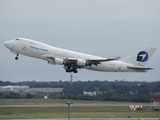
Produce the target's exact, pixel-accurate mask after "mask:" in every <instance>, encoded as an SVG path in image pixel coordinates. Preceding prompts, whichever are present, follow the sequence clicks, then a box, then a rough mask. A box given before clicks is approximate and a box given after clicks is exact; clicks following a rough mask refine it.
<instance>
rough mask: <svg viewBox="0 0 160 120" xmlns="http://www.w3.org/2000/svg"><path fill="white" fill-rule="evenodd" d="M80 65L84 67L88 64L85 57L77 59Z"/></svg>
mask: <svg viewBox="0 0 160 120" xmlns="http://www.w3.org/2000/svg"><path fill="white" fill-rule="evenodd" d="M76 64H77V65H78V66H81V67H84V66H86V61H85V60H83V59H77V63H76Z"/></svg>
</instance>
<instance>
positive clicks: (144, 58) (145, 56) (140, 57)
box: [137, 51, 148, 62]
mask: <svg viewBox="0 0 160 120" xmlns="http://www.w3.org/2000/svg"><path fill="white" fill-rule="evenodd" d="M147 60H148V53H147V52H145V51H141V52H139V53H138V55H137V61H139V62H146V61H147Z"/></svg>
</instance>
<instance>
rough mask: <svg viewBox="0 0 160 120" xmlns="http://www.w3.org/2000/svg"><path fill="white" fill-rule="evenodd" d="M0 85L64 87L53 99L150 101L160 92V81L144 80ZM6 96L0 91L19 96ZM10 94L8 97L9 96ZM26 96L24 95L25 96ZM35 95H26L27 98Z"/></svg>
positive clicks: (1, 82)
mask: <svg viewBox="0 0 160 120" xmlns="http://www.w3.org/2000/svg"><path fill="white" fill-rule="evenodd" d="M0 85H1V86H6V85H27V86H30V88H42V87H43V88H44V87H46V88H47V87H51V88H64V89H63V92H62V93H61V94H59V95H52V96H50V98H54V99H76V100H100V101H131V102H150V101H151V95H152V94H155V93H160V81H154V82H145V81H118V80H115V81H107V80H104V81H98V80H95V81H75V82H72V83H71V82H70V81H64V82H62V81H61V80H60V81H58V82H55V81H50V82H44V81H43V82H42V81H41V82H39V81H23V82H10V81H0ZM83 91H88V92H93V91H95V92H96V93H97V95H96V96H86V95H83ZM7 95H8V96H7V97H6V96H5V95H4V94H3V93H0V96H1V97H0V98H5V97H6V98H10V97H12V98H21V96H20V95H17V94H16V93H12V92H11V93H8V94H7ZM9 96H10V97H9ZM25 97H26V96H25ZM34 97H37V96H34V95H30V94H28V95H27V98H34Z"/></svg>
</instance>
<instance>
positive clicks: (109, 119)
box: [0, 118, 160, 120]
mask: <svg viewBox="0 0 160 120" xmlns="http://www.w3.org/2000/svg"><path fill="white" fill-rule="evenodd" d="M0 120H2V119H0ZM9 120H17V119H9ZM18 120H68V118H53V119H18ZM70 120H160V118H70Z"/></svg>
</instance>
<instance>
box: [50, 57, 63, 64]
mask: <svg viewBox="0 0 160 120" xmlns="http://www.w3.org/2000/svg"><path fill="white" fill-rule="evenodd" d="M48 63H49V64H55V65H63V59H61V58H55V59H54V60H49V61H48Z"/></svg>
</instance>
